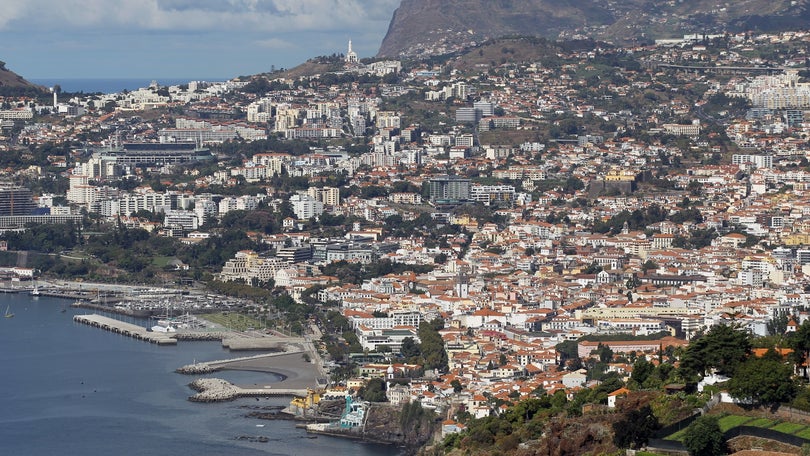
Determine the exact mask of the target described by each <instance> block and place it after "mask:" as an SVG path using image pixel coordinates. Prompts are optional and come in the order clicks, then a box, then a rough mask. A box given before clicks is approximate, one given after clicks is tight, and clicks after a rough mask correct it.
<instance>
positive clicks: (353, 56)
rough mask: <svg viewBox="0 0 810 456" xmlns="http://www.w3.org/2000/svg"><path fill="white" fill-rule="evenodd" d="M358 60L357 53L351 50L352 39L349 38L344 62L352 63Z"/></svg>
mask: <svg viewBox="0 0 810 456" xmlns="http://www.w3.org/2000/svg"><path fill="white" fill-rule="evenodd" d="M359 61H360V59H358V58H357V54H356V53H355V52H354V51H352V40H349V51H348V52H346V63H347V64H350V65H354V64H356V63H357V62H359Z"/></svg>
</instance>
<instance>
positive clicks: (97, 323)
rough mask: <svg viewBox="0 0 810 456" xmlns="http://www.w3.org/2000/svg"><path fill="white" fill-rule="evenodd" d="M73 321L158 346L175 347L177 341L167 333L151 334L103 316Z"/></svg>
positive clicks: (78, 316)
mask: <svg viewBox="0 0 810 456" xmlns="http://www.w3.org/2000/svg"><path fill="white" fill-rule="evenodd" d="M73 321H75V322H77V323H82V324H85V325H89V326H93V327H96V328H101V329H104V330H107V331H110V332H114V333H118V334H121V335H124V336H129V337H132V338H134V339H138V340H145V341H147V342H151V343H153V344H158V345H175V344H177V339H175V338H174V337H172V336H171V335H169V334H167V333H160V332H151V331H147V330H146V328H143V327H140V326H138V325H133V324H132V323H126V322H123V321H120V320H116V319H114V318H109V317H104V316H101V315H96V314H91V315H76V316H74V317H73Z"/></svg>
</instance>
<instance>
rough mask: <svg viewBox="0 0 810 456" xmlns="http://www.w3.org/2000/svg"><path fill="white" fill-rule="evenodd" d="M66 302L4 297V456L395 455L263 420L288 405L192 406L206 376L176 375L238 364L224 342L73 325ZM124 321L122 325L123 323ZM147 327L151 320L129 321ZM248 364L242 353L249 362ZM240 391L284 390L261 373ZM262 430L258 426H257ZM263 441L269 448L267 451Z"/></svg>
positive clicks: (233, 375) (0, 386)
mask: <svg viewBox="0 0 810 456" xmlns="http://www.w3.org/2000/svg"><path fill="white" fill-rule="evenodd" d="M67 304H69V302H68V301H65V300H61V299H55V298H46V297H38V298H32V297H30V296H28V295H23V294H0V311H2V312H5V310H6V308H9V309H10V312H11V313H14V314H15V315H14V317H13V318H0V391H3V393H2V395H3V398H2V400H0V404H2V406H0V442H2V449H3V450H2V453H3V454H24V455H28V456H36V455H43V456H44V455H49V456H50V455H54V454H67V455H71V454H81V455H85V456H95V455H99V456H101V455H105V456H106V455H110V454H126V455H150V456H155V455H157V456H162V455H166V456H169V455H171V456H176V455H182V454H195V455H221V456H231V455H233V456H236V455H239V456H252V455H265V456H267V455H305V456H306V455H320V456H322V455H324V454H330V455H344V454H345V455H358V456H377V455H391V454H396V453H398V452H399V450H398V449H397V448H393V447H388V446H382V445H372V444H365V443H359V442H356V441H351V440H345V439H340V438H334V437H327V436H318V437H317V438H312V437H313V436H310V435H308V434H307V433H306V432H305V431H304V430H302V429H298V428H296V427H295V422H293V421H286V420H279V421H272V420H259V419H256V418H249V417H247V416H246V415H247V414H248V413H249V412H250V411H252V410H257V408H261V407H265V406H273V405H286V404H287V403H288V402H289V398H272V399H261V400H259V401H257V400H256V399H255V398H249V399H241V400H237V401H234V402H224V403H215V404H202V403H194V402H189V401H188V400H187V398H188V396H190V395H191V394H193V393H194V392H193V391H192V390H191V389H190V388H189V387H188V383H190V382H191V381H192V380H194V379H195V378H198V376H185V375H180V374H177V373H175V372H174V370H175V369H176V368H178V367H180V366H183V365H185V364H190V363H192V362H195V361H210V360H214V359H224V358H232V357H238V356H240V354H239V353H230V352H229V351H227V350H225V349H223V348H222V346H221V344H220V343H219V342H180V343H178V344H177V346H162V347H159V346H157V345H153V344H150V343H147V342H143V341H139V340H135V339H132V338H129V337H126V336H122V335H118V334H114V333H111V332H107V331H104V330H101V329H98V328H93V327H90V326H86V325H83V324H80V323H74V322H73V315H76V314H86V313H90V312H89V311H87V310H86V309H73V308H71V307H70V306H67V311H66V312H61V310H62V309H64V308H65V307H66V305H67ZM117 318H120V317H117ZM129 322H131V323H139V324H144V325H145V324H146V321H145V320H133V319H129ZM242 355H243V354H242ZM211 376H214V377H217V378H224V379H226V380H228V381H230V382H233V383H235V384H244V385H252V384H254V383H256V384H267V383H272V382H277V381H278V380H279V377H278V376H275V375H273V374H267V373H261V372H245V371H221V372H217V373H215V374H213V375H211ZM257 425H259V426H257ZM260 437H263V438H266V439H267V442H260V441H258V439H259V438H260Z"/></svg>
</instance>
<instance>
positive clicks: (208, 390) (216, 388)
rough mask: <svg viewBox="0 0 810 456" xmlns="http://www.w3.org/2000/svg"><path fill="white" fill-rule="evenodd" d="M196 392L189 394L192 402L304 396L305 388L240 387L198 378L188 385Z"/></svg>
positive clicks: (229, 383) (219, 380)
mask: <svg viewBox="0 0 810 456" xmlns="http://www.w3.org/2000/svg"><path fill="white" fill-rule="evenodd" d="M189 386H190V387H191V388H192V389H193V390H195V391H197V394H195V395H193V396H190V397H189V398H188V400H190V401H192V402H222V401H232V400H234V399H238V398H240V397H269V396H306V395H307V390H306V389H285V388H275V387H273V386H263V387H256V388H242V387H240V386H236V385H234V384H233V383H231V382H229V381H226V380H222V379H219V378H200V379H197V380H194V381H193V382H191V384H190V385H189Z"/></svg>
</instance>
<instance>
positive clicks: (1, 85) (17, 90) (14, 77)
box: [0, 61, 44, 96]
mask: <svg viewBox="0 0 810 456" xmlns="http://www.w3.org/2000/svg"><path fill="white" fill-rule="evenodd" d="M42 90H44V89H43V88H42V87H40V86H38V85H36V84H32V83H30V82H28V81H26V80H25V79H23V77H22V76H20V75H18V74H17V73H15V72H13V71H11V70H9V69H7V68H6V62H3V61H0V96H2V95H21V94H29V92H39V91H42Z"/></svg>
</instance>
